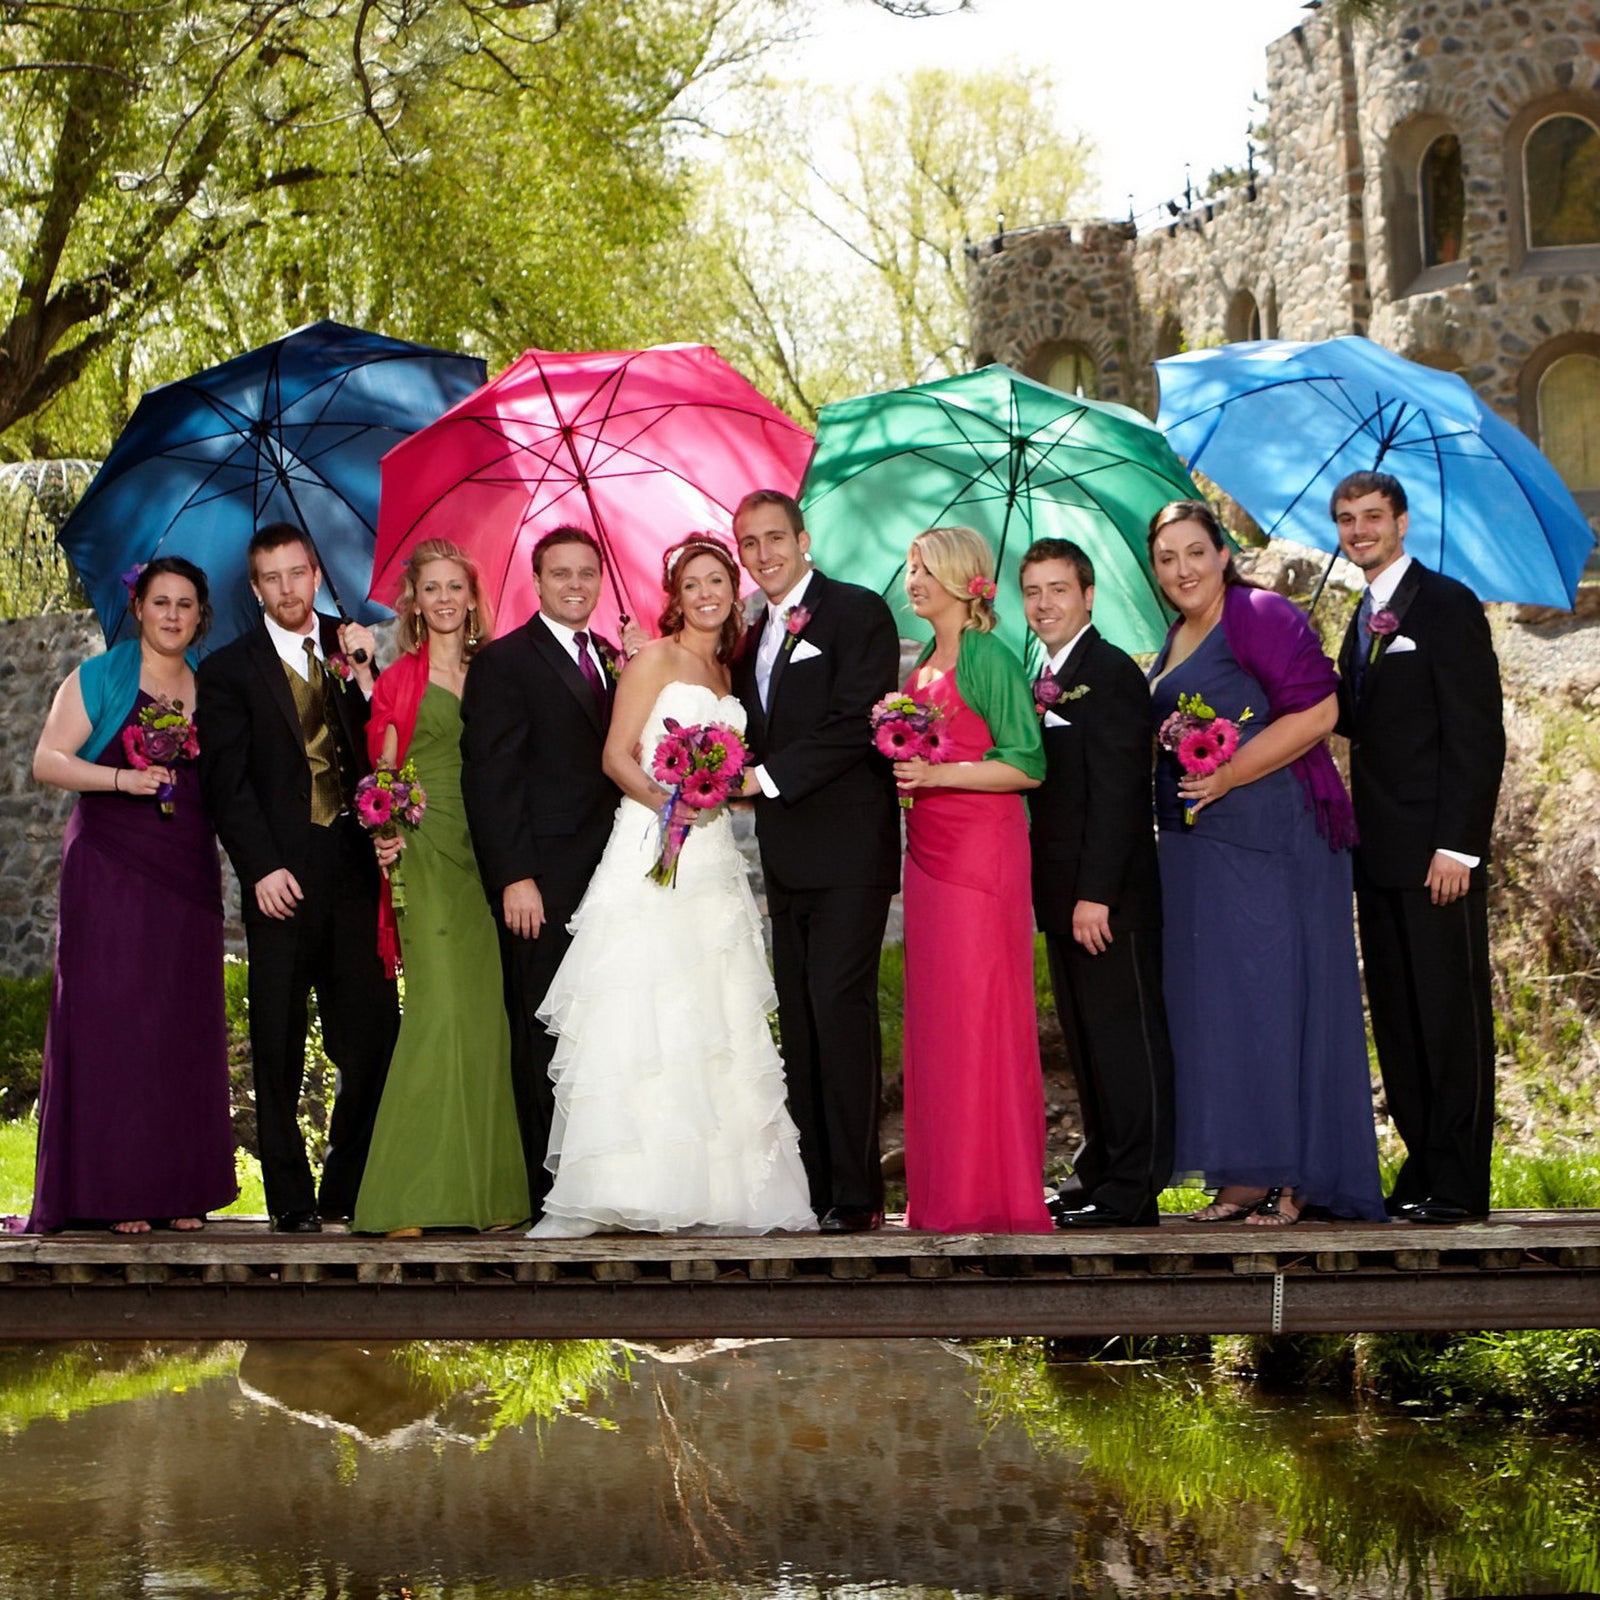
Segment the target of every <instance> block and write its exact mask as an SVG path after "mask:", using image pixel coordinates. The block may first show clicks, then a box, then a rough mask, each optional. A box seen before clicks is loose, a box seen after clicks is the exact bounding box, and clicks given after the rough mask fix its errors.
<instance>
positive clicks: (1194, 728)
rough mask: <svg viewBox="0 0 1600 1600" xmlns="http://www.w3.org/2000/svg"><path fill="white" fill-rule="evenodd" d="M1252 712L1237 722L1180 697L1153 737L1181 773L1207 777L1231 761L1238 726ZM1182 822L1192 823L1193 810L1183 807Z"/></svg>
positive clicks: (1193, 698)
mask: <svg viewBox="0 0 1600 1600" xmlns="http://www.w3.org/2000/svg"><path fill="white" fill-rule="evenodd" d="M1253 715H1254V712H1252V711H1251V710H1250V708H1249V707H1248V706H1246V707H1245V708H1244V710H1243V712H1241V713H1240V716H1239V720H1238V721H1237V722H1233V721H1230V720H1229V719H1228V718H1227V717H1219V716H1218V715H1217V713H1216V712H1215V711H1213V710H1212V708H1211V707H1210V706H1208V705H1207V704H1206V703H1205V701H1204V700H1203V699H1202V698H1201V697H1200V696H1199V695H1197V694H1180V695H1179V696H1178V709H1177V710H1176V711H1174V712H1173V713H1172V715H1171V716H1170V717H1168V718H1167V720H1166V721H1165V722H1163V723H1162V724H1161V729H1160V731H1159V732H1158V733H1157V735H1156V739H1157V742H1158V743H1159V744H1160V745H1161V747H1162V749H1163V750H1170V751H1171V752H1172V754H1173V755H1174V756H1176V757H1177V759H1178V765H1179V766H1180V767H1182V768H1183V770H1184V771H1185V772H1192V773H1195V774H1197V775H1198V776H1200V777H1203V778H1204V777H1209V776H1210V775H1211V774H1212V773H1213V772H1215V771H1216V770H1217V768H1218V767H1220V766H1222V765H1223V764H1224V763H1225V762H1228V761H1231V760H1232V759H1233V753H1234V751H1235V750H1237V749H1238V748H1239V729H1240V726H1241V725H1242V724H1244V723H1246V722H1248V721H1249V720H1250V718H1251V717H1252V716H1253ZM1183 820H1184V821H1185V822H1187V823H1193V822H1194V807H1193V806H1192V805H1191V806H1185V807H1184V810H1183Z"/></svg>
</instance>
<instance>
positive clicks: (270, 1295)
mask: <svg viewBox="0 0 1600 1600" xmlns="http://www.w3.org/2000/svg"><path fill="white" fill-rule="evenodd" d="M1085 1259H1091V1260H1094V1259H1106V1258H1094V1257H1089V1258H1085ZM1284 1281H1285V1283H1286V1285H1287V1292H1286V1294H1285V1296H1284V1301H1283V1323H1282V1326H1283V1330H1284V1331H1285V1332H1289V1333H1318V1332H1322V1333H1350V1332H1358V1331H1363V1330H1375V1331H1381V1330H1386V1329H1395V1330H1425V1329H1446V1328H1454V1329H1463V1330H1465V1329H1483V1328H1505V1327H1596V1326H1600V1273H1580V1272H1572V1271H1562V1270H1560V1269H1557V1268H1553V1267H1552V1268H1548V1269H1544V1270H1528V1269H1524V1270H1521V1271H1519V1272H1517V1273H1515V1274H1496V1273H1485V1272H1481V1271H1479V1270H1478V1269H1477V1268H1476V1267H1474V1266H1471V1265H1464V1266H1461V1267H1459V1268H1457V1267H1455V1266H1452V1265H1449V1264H1447V1265H1446V1266H1445V1267H1444V1268H1443V1269H1442V1270H1441V1271H1439V1272H1437V1273H1430V1274H1422V1275H1405V1274H1401V1273H1396V1272H1394V1271H1393V1270H1392V1269H1389V1268H1387V1267H1384V1268H1377V1269H1374V1268H1368V1267H1363V1268H1362V1269H1361V1270H1359V1271H1357V1272H1355V1273H1337V1274H1328V1273H1318V1272H1315V1271H1313V1270H1311V1269H1310V1267H1309V1265H1306V1266H1304V1267H1300V1268H1296V1269H1293V1271H1292V1273H1286V1275H1285V1280H1284ZM1272 1290H1273V1282H1272V1280H1271V1279H1270V1278H1267V1277H1264V1276H1262V1275H1259V1274H1247V1275H1241V1274H1233V1273H1230V1272H1227V1271H1206V1272H1204V1273H1198V1274H1195V1275H1193V1276H1189V1277H1184V1276H1176V1275H1171V1274H1167V1275H1155V1274H1143V1273H1132V1272H1122V1271H1119V1272H1117V1273H1115V1274H1114V1275H1111V1276H1103V1275H1098V1274H1094V1275H1089V1276H1085V1277H1081V1278H1075V1277H1073V1276H1072V1274H1071V1273H1070V1272H1069V1273H1055V1274H1052V1275H1049V1276H1046V1275H1043V1274H1040V1275H1036V1276H1035V1277H1033V1278H1021V1279H1010V1280H1006V1279H994V1278H987V1277H985V1276H984V1275H983V1274H981V1273H976V1272H967V1273H956V1274H954V1275H953V1276H951V1277H948V1278H939V1279H931V1280H921V1281H919V1280H913V1279H911V1278H910V1277H909V1276H899V1275H897V1276H892V1277H891V1276H889V1275H887V1274H877V1275H875V1276H874V1277H873V1278H871V1279H865V1280H836V1279H832V1278H830V1277H827V1276H822V1275H810V1276H805V1277H797V1278H796V1279H794V1280H792V1281H790V1282H786V1283H785V1282H779V1283H769V1282H759V1281H758V1282H752V1281H750V1280H748V1279H745V1278H724V1279H721V1280H719V1281H718V1282H716V1283H709V1284H697V1285H695V1292H694V1293H686V1292H685V1291H684V1289H683V1287H682V1286H681V1285H675V1284H673V1283H672V1282H671V1281H670V1280H669V1279H668V1278H667V1277H666V1276H665V1275H662V1276H659V1277H650V1278H641V1279H640V1280H638V1281H637V1282H635V1283H634V1284H632V1285H631V1286H630V1287H629V1288H628V1289H627V1290H626V1292H618V1290H617V1288H616V1287H615V1286H614V1285H612V1284H607V1283H602V1282H599V1281H597V1280H595V1279H594V1278H592V1277H586V1276H566V1277H563V1279H562V1280H561V1281H560V1282H559V1283H556V1284H551V1285H523V1286H519V1285H516V1284H513V1283H509V1282H507V1281H505V1280H504V1279H494V1280H489V1279H485V1280H481V1281H480V1282H478V1283H474V1284H463V1285H450V1286H443V1285H440V1284H437V1283H434V1282H430V1281H422V1280H416V1279H410V1278H407V1279H406V1280H405V1281H403V1282H401V1283H399V1284H394V1285H382V1286H379V1285H358V1284H356V1283H354V1282H352V1281H349V1280H343V1281H339V1282H334V1283H324V1284H322V1285H317V1286H308V1285H304V1284H299V1283H283V1282H279V1283H275V1284H263V1283H259V1282H258V1283H253V1284H250V1285H247V1286H244V1287H242V1288H232V1287H227V1286H222V1285H204V1284H200V1283H197V1282H195V1281H194V1280H192V1279H190V1280H186V1281H182V1282H173V1283H171V1284H168V1285H164V1286H162V1287H159V1288H156V1289H150V1288H147V1287H142V1286H138V1287H136V1286H132V1285H128V1284H126V1283H122V1284H120V1285H118V1284H105V1283H101V1284H96V1285H94V1286H92V1287H87V1288H86V1287H82V1286H77V1285H71V1284H51V1283H49V1282H41V1283H39V1284H38V1285H36V1286H18V1287H16V1288H15V1289H12V1290H9V1291H7V1294H8V1298H7V1300H6V1313H7V1331H8V1335H9V1336H10V1337H12V1338H15V1339H24V1340H27V1339H54V1338H130V1339H170V1338H186V1339H201V1338H204V1339H223V1338H265V1339H272V1338H287V1339H307V1338H309V1339H324V1338H345V1339H348V1338H363V1339H412V1338H421V1337H437V1338H482V1339H489V1338H571V1337H615V1338H628V1339H682V1338H700V1337H710V1336H724V1337H784V1336H789V1337H881V1338H896V1337H908V1336H926V1337H991V1336H997V1335H1004V1334H1016V1335H1027V1334H1035V1335H1046V1336H1048V1335H1056V1336H1061V1337H1078V1336H1084V1337H1096V1338H1104V1337H1112V1336H1116V1335H1119V1334H1127V1333H1152V1334H1159V1333H1260V1332H1266V1331H1268V1330H1269V1329H1270V1326H1271V1318H1272V1303H1273V1294H1272Z"/></svg>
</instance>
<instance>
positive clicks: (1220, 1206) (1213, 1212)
mask: <svg viewBox="0 0 1600 1600" xmlns="http://www.w3.org/2000/svg"><path fill="white" fill-rule="evenodd" d="M1267 1198H1268V1197H1267V1196H1263V1197H1262V1198H1261V1199H1259V1200H1241V1201H1237V1202H1235V1201H1233V1200H1213V1201H1212V1202H1211V1204H1210V1205H1208V1206H1202V1207H1201V1208H1200V1209H1199V1210H1198V1211H1191V1212H1189V1213H1188V1215H1187V1217H1186V1218H1185V1220H1186V1221H1188V1222H1243V1221H1244V1219H1245V1218H1246V1217H1253V1216H1254V1215H1255V1214H1256V1212H1257V1211H1259V1210H1260V1209H1261V1207H1262V1206H1264V1205H1265V1204H1266V1203H1267Z"/></svg>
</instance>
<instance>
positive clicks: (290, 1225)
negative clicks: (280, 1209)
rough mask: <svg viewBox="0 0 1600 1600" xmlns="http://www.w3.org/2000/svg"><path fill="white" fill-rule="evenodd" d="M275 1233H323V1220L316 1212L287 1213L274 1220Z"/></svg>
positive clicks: (273, 1229)
mask: <svg viewBox="0 0 1600 1600" xmlns="http://www.w3.org/2000/svg"><path fill="white" fill-rule="evenodd" d="M272 1231H273V1232H274V1233H321V1232H322V1218H321V1217H319V1216H318V1215H317V1214H316V1212H315V1211H285V1212H284V1214H283V1215H282V1216H281V1217H274V1218H273V1219H272Z"/></svg>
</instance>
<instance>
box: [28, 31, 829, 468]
mask: <svg viewBox="0 0 1600 1600" xmlns="http://www.w3.org/2000/svg"><path fill="white" fill-rule="evenodd" d="M794 3H798V0H652V4H651V5H649V6H643V7H641V6H637V5H631V4H628V3H627V0H124V3H123V4H120V5H110V4H103V3H95V0H84V3H81V4H80V3H75V0H0V116H3V118H4V127H5V129H6V133H5V134H4V135H3V137H0V267H3V268H4V269H6V272H5V275H6V277H7V278H8V279H10V280H11V281H14V282H15V284H16V286H17V287H16V294H15V297H14V299H13V300H12V302H11V304H10V306H9V307H7V306H6V305H5V304H4V303H3V302H0V436H4V435H5V434H6V431H7V430H8V429H12V430H14V431H13V432H12V434H11V436H10V439H9V440H8V441H7V443H8V445H9V447H10V453H12V454H17V453H32V454H42V453H62V452H66V453H89V454H93V453H98V450H99V449H102V448H103V446H104V436H105V434H106V432H107V429H108V428H111V427H114V426H115V424H116V423H117V422H118V421H119V420H120V417H119V415H118V413H119V411H121V412H122V413H124V414H125V410H126V407H127V405H128V404H129V403H130V401H131V396H132V394H136V393H137V390H138V389H139V388H141V387H143V386H144V385H145V384H147V383H149V382H152V381H157V380H159V379H160V378H163V377H172V376H176V375H178V373H179V372H181V371H183V370H187V369H188V368H191V367H193V366H195V365H201V364H204V362H206V361H208V360H215V359H220V358H222V357H224V356H226V355H229V354H233V353H235V352H237V351H238V350H240V349H242V348H244V347H246V346H247V345H249V344H252V343H256V342H259V341H260V339H262V338H267V337H271V336H273V335H275V334H278V333H281V332H283V331H284V330H285V328H286V327H289V326H292V325H293V324H294V323H296V322H300V321H303V320H306V319H307V318H309V317H312V316H318V315H328V314H333V315H340V316H344V317H346V318H348V319H350V320H354V321H362V322H366V323H368V324H369V325H373V324H375V325H379V326H381V327H383V328H384V331H387V332H391V333H396V334H401V335H407V334H409V335H411V336H414V337H419V338H425V339H429V340H431V341H433V342H446V343H457V344H461V345H464V346H466V347H467V348H469V349H473V350H475V351H476V352H477V353H480V354H483V355H484V356H486V357H487V358H489V359H492V360H500V359H504V358H506V357H507V356H509V355H510V354H512V353H514V352H515V351H516V350H517V349H520V348H521V346H522V345H523V344H525V343H528V342H532V340H534V339H536V338H539V337H544V338H549V339H552V340H555V339H561V338H566V339H569V340H571V341H573V342H583V341H584V340H585V339H592V338H594V337H595V336H596V335H599V334H605V333H610V332H613V331H615V330H617V329H618V328H620V327H622V326H623V325H625V324H627V323H628V321H629V317H628V315H627V310H628V307H629V303H630V299H637V298H639V297H640V296H642V295H643V294H644V291H645V286H646V282H647V280H648V277H649V271H648V267H649V261H650V256H651V251H652V249H653V248H654V246H655V245H656V244H657V243H658V242H659V241H660V240H661V239H662V238H664V237H668V236H670V235H671V234H672V233H673V231H674V230H676V229H677V228H679V227H681V226H682V222H683V216H684V208H685V205H686V196H687V179H686V173H685V168H684V162H683V157H682V154H681V152H680V150H679V149H678V148H677V144H676V134H677V131H678V127H679V125H680V123H681V122H682V121H683V119H685V118H689V117H692V116H693V114H694V109H695V108H694V104H693V93H694V91H695V89H696V87H697V86H698V85H700V84H702V83H704V82H706V81H708V80H709V79H711V78H712V77H713V76H715V75H716V74H718V73H720V72H723V71H725V70H727V69H729V68H736V67H738V66H740V65H741V64H742V63H744V62H747V61H749V60H751V59H752V58H753V57H754V56H755V55H756V54H758V53H759V50H760V48H761V46H762V43H763V41H764V40H765V39H766V38H767V37H770V36H773V35H775V34H776V33H777V32H780V31H781V27H782V23H783V18H784V16H785V15H787V13H788V10H789V7H790V6H791V5H792V4H794ZM46 407H50V408H51V410H50V416H49V418H48V419H47V420H48V424H49V425H48V427H46V426H43V424H42V423H41V422H40V421H39V420H37V419H39V417H40V413H41V411H42V410H43V408H46ZM25 419H36V420H34V421H33V422H31V423H30V424H29V427H30V428H31V429H32V430H33V432H34V434H35V435H36V436H35V437H31V438H27V437H23V436H22V432H21V430H18V429H17V424H19V423H21V422H23V421H24V420H25Z"/></svg>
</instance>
